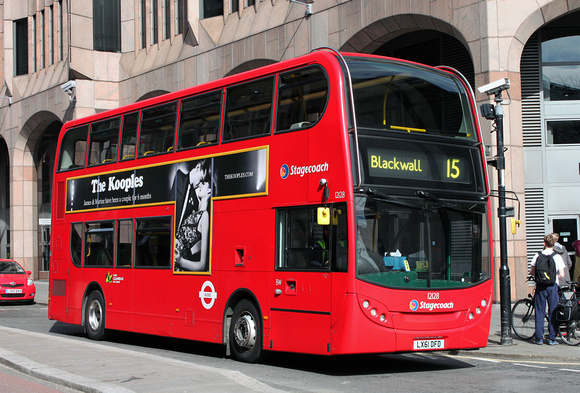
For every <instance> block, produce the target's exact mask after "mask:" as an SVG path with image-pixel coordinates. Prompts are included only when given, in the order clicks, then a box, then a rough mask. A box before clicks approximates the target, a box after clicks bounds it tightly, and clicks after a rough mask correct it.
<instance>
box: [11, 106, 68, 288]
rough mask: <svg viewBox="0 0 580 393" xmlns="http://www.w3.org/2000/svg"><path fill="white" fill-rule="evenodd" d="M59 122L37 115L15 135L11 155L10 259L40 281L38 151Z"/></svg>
mask: <svg viewBox="0 0 580 393" xmlns="http://www.w3.org/2000/svg"><path fill="white" fill-rule="evenodd" d="M55 121H58V122H60V119H59V118H58V117H57V116H56V115H54V114H53V113H50V112H45V111H43V112H38V113H36V114H34V115H33V116H32V117H31V118H30V119H28V121H26V123H25V124H24V126H23V127H22V129H21V131H20V133H18V134H17V135H15V142H14V144H13V145H12V146H10V147H9V155H10V164H11V165H10V172H11V173H10V174H11V176H10V200H11V206H10V239H11V244H10V248H11V256H12V257H13V258H14V259H16V260H18V261H19V262H21V263H22V264H23V265H24V267H25V269H26V270H30V271H32V276H33V278H34V279H37V278H38V257H39V256H38V235H37V231H38V203H39V199H38V184H37V180H38V173H37V163H36V160H35V158H36V157H35V154H34V153H35V151H36V148H37V145H38V143H39V141H40V140H41V137H42V135H43V133H44V132H45V130H46V129H47V127H48V126H49V125H50V124H51V123H53V122H55Z"/></svg>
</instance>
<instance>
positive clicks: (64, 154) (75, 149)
mask: <svg viewBox="0 0 580 393" xmlns="http://www.w3.org/2000/svg"><path fill="white" fill-rule="evenodd" d="M88 133H89V126H82V127H77V128H73V129H70V130H68V131H67V133H66V134H65V136H64V137H63V138H62V143H61V147H60V158H59V161H58V170H59V171H64V170H67V169H73V168H84V166H85V159H86V154H87V136H88Z"/></svg>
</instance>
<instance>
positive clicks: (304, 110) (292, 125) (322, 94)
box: [276, 67, 329, 131]
mask: <svg viewBox="0 0 580 393" xmlns="http://www.w3.org/2000/svg"><path fill="white" fill-rule="evenodd" d="M328 89H329V88H328V79H327V78H326V75H325V74H324V73H323V72H322V70H321V69H320V68H315V67H310V68H306V69H302V70H296V71H292V72H288V73H286V74H282V75H280V80H279V87H278V108H277V115H276V130H279V131H282V130H295V129H299V128H305V127H310V126H311V125H313V124H314V123H316V122H317V121H318V119H320V118H321V117H322V113H323V112H324V109H325V108H326V103H327V101H328Z"/></svg>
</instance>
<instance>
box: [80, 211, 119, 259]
mask: <svg viewBox="0 0 580 393" xmlns="http://www.w3.org/2000/svg"><path fill="white" fill-rule="evenodd" d="M113 232H114V228H113V223H112V222H92V223H85V266H113V257H114V255H115V254H114V246H115V244H114V242H113Z"/></svg>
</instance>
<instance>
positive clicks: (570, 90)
mask: <svg viewBox="0 0 580 393" xmlns="http://www.w3.org/2000/svg"><path fill="white" fill-rule="evenodd" d="M579 46H580V28H577V27H554V28H546V29H544V30H543V31H542V46H541V57H542V83H543V85H544V100H545V101H570V100H580V78H579V77H578V75H580V51H578V47H579Z"/></svg>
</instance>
